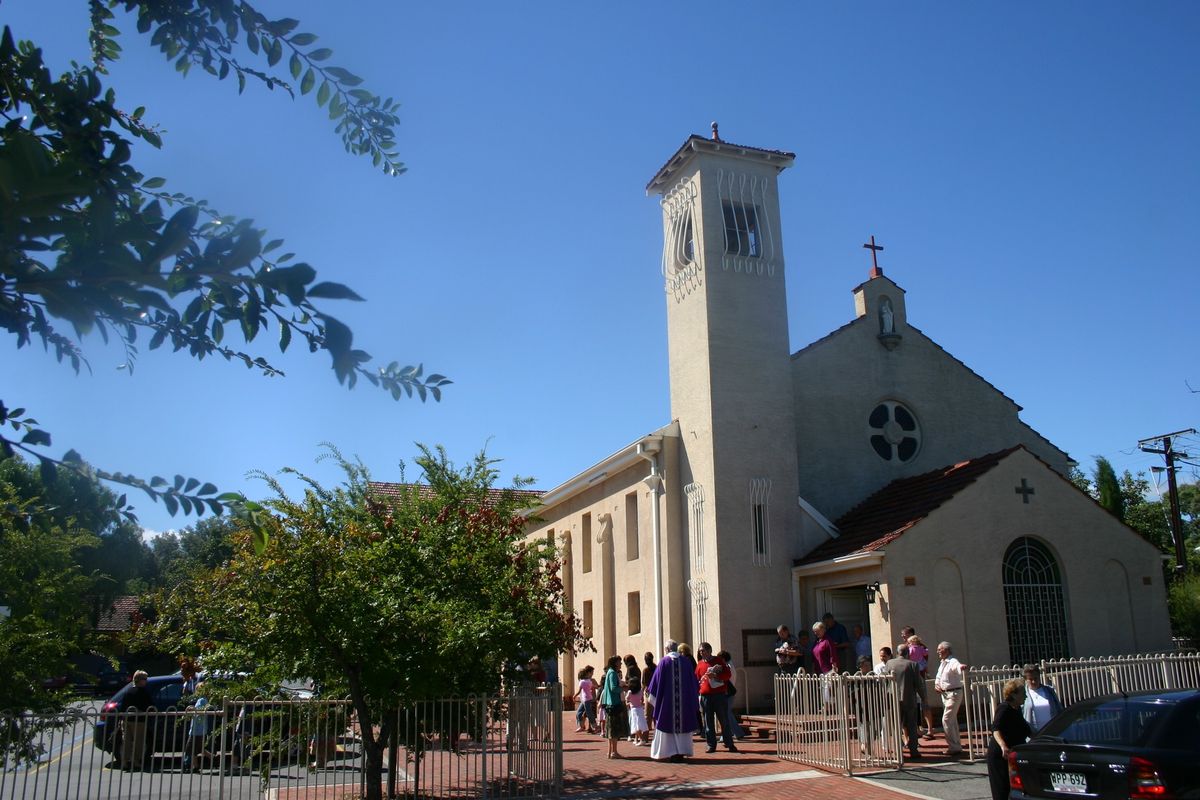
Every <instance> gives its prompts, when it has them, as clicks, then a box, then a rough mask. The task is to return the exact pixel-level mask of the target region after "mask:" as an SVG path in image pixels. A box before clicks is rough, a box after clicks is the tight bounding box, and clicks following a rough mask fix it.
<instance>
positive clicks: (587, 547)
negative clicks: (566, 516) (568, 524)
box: [579, 514, 592, 572]
mask: <svg viewBox="0 0 1200 800" xmlns="http://www.w3.org/2000/svg"><path fill="white" fill-rule="evenodd" d="M580 528H581V529H582V530H581V531H580V535H579V546H580V547H581V548H582V549H583V553H582V555H583V558H582V561H583V571H584V572H591V571H592V515H591V514H584V515H583V521H582V522H581V523H580Z"/></svg>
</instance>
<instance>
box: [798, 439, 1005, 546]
mask: <svg viewBox="0 0 1200 800" xmlns="http://www.w3.org/2000/svg"><path fill="white" fill-rule="evenodd" d="M1023 449H1024V447H1023V446H1022V445H1017V446H1015V447H1010V448H1008V449H1007V450H1001V451H999V452H996V453H990V454H988V455H986V456H980V457H978V458H972V459H970V460H968V461H960V462H959V463H957V464H951V465H949V466H946V467H941V468H940V469H935V470H933V471H931V472H926V473H925V474H923V475H915V476H913V477H911V478H900V479H899V480H895V481H892V482H891V483H889V484H888V485H887V486H885V487H883V488H882V489H880V490H879V491H878V492H875V494H873V495H871V496H870V497H868V498H867V499H866V500H864V501H863V502H862V503H859V504H858V505H857V506H855V507H854V508H852V509H850V510H849V511H847V512H846V513H845V514H844V515H843V516H842V517H841V518H840V519H839V520H838V521H837V522H836V523H834V524H835V525H836V526H837V529H838V531H839V532H840V535H839V536H838V538H836V539H830V540H829V541H827V542H825V543H823V544H822V545H821V546H820V547H818V548H817V549H816V550H813V551H812V552H811V553H809V554H808V555H807V556H805V557H804V558H802V559H800V560H798V561H797V562H796V563H797V564H812V563H815V562H818V561H829V560H830V559H834V558H841V557H843V556H849V555H853V554H857V553H869V552H871V551H873V550H878V549H880V548H882V547H884V546H886V545H887V544H888V543H889V542H892V541H895V540H896V539H897V538H899V537H900V535H901V534H903V533H904V532H905V531H907V530H908V529H909V528H911V527H913V526H914V525H916V524H917V523H918V522H920V521H921V520H923V519H925V518H926V517H927V516H929V515H930V514H931V513H932V512H933V511H934V510H935V509H937V508H938V507H940V506H941V505H943V504H944V503H946V502H947V501H948V500H950V498H952V497H954V495H956V494H958V493H959V492H960V491H962V490H963V489H965V488H966V487H967V486H969V485H970V484H972V483H974V482H975V481H976V480H977V479H978V478H979V477H980V476H981V475H983V474H984V473H986V472H988V471H989V470H990V469H991V468H992V467H994V466H996V465H997V464H999V463H1000V462H1001V461H1002V460H1004V458H1005V457H1007V456H1008V455H1010V454H1011V453H1013V452H1015V451H1017V450H1023Z"/></svg>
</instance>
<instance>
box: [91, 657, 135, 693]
mask: <svg viewBox="0 0 1200 800" xmlns="http://www.w3.org/2000/svg"><path fill="white" fill-rule="evenodd" d="M132 679H133V673H132V672H131V671H130V669H129V667H126V666H124V665H123V664H118V665H117V666H116V667H114V666H112V665H111V664H105V665H104V666H103V667H101V668H100V671H99V672H98V673H97V674H96V679H95V683H94V684H93V687H94V688H93V691H94V692H95V693H96V694H98V695H100V696H101V697H105V696H108V695H112V694H115V693H116V692H118V691H119V690H120V689H121V688H122V687H123V686H125V685H126V684H127V683H129V681H130V680H132Z"/></svg>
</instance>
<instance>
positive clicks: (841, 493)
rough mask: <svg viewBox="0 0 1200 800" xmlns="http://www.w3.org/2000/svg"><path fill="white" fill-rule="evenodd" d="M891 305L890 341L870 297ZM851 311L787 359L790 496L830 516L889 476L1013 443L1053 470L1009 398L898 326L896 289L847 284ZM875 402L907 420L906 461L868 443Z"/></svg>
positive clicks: (1044, 446)
mask: <svg viewBox="0 0 1200 800" xmlns="http://www.w3.org/2000/svg"><path fill="white" fill-rule="evenodd" d="M883 295H887V296H888V297H889V298H890V299H891V301H892V303H893V306H894V308H895V310H896V314H895V325H896V332H897V333H898V334H900V336H901V339H900V341H899V344H898V345H897V346H896V347H895V348H894V349H892V350H889V349H887V347H885V346H884V344H882V343H881V342H880V341H879V321H878V316H877V314H878V300H879V298H880V297H881V296H883ZM856 305H857V313H859V314H860V316H859V318H858V319H857V320H856V321H855V322H853V323H851V324H850V325H848V326H846V327H844V328H841V329H839V330H838V331H836V332H834V333H833V334H831V335H830V336H829V337H827V338H826V339H823V340H820V341H818V342H816V343H814V344H812V345H810V346H809V347H808V348H805V349H804V350H801V351H800V352H798V353H796V354H795V355H793V356H792V385H793V389H794V392H795V397H796V414H795V419H796V441H797V447H798V448H799V453H800V457H799V489H800V495H801V496H802V497H803V498H804V499H805V500H807V501H808V502H810V503H812V504H813V506H815V507H816V508H817V509H818V510H819V511H821V512H822V513H823V514H825V515H826V516H827V517H829V518H830V519H832V520H836V519H837V518H838V517H840V516H841V515H842V514H844V513H846V512H847V511H849V510H850V509H851V508H852V507H853V506H854V505H855V504H856V503H858V502H861V501H862V500H863V499H864V498H865V497H867V496H868V495H870V494H871V493H872V492H874V491H877V490H878V489H880V488H882V487H883V486H885V485H887V484H888V483H890V482H892V481H893V480H896V479H897V478H903V477H909V476H912V475H919V474H921V473H924V472H928V471H930V470H932V469H936V468H938V467H942V466H946V465H949V464H954V463H957V462H959V461H963V460H966V459H968V458H972V457H975V456H980V455H985V454H987V453H992V452H996V451H998V450H1003V449H1005V448H1008V447H1012V446H1013V445H1015V444H1023V445H1025V446H1026V447H1028V448H1029V449H1030V450H1032V451H1033V452H1035V453H1037V454H1038V456H1039V457H1041V458H1042V459H1043V460H1045V461H1046V462H1047V463H1048V464H1050V465H1051V466H1052V467H1053V468H1054V469H1056V470H1058V471H1060V472H1062V473H1063V474H1065V473H1066V472H1067V471H1068V469H1069V458H1068V456H1067V455H1066V453H1064V452H1062V451H1061V450H1059V449H1058V448H1057V447H1055V446H1054V445H1052V444H1051V443H1050V442H1048V441H1047V440H1046V439H1045V438H1043V437H1042V436H1041V435H1040V434H1038V433H1037V432H1036V431H1034V430H1033V429H1032V428H1030V427H1029V426H1028V425H1026V424H1025V423H1024V422H1022V421H1021V420H1020V419H1019V418H1018V416H1017V414H1018V411H1019V410H1020V408H1019V407H1018V406H1017V405H1016V404H1015V403H1014V402H1013V401H1012V400H1010V399H1008V398H1007V397H1005V396H1004V395H1003V394H1001V393H1000V391H998V390H997V389H996V388H995V387H993V386H991V385H990V384H988V383H987V382H986V381H985V380H983V379H982V378H981V377H979V376H978V375H976V374H975V373H973V372H971V370H969V369H968V368H967V367H966V366H964V365H963V364H961V363H960V362H959V361H957V360H956V359H954V358H953V357H952V356H950V355H949V354H948V353H946V352H945V351H944V350H942V349H941V348H940V347H939V346H938V345H937V344H935V343H934V342H933V341H932V340H931V339H929V338H928V337H927V336H925V335H924V334H923V333H921V332H920V331H919V330H917V329H916V328H913V327H911V326H910V325H909V324H908V316H907V311H906V308H905V297H904V292H903V290H901V289H900V288H899V287H898V286H896V285H895V284H894V283H892V281H891V280H890V279H888V278H886V277H880V278H875V279H873V280H870V281H868V282H867V283H865V284H863V285H862V286H861V287H859V288H858V289H857V290H856ZM882 400H896V401H899V402H901V403H903V404H904V405H905V406H907V407H908V408H909V410H910V411H912V412H913V414H914V415H915V416H916V418H917V422H918V423H919V425H920V428H921V433H922V444H921V447H920V450H919V451H918V452H917V455H916V457H915V458H913V459H912V460H911V461H909V462H906V463H900V462H898V461H891V462H888V461H884V460H883V459H882V458H880V457H879V456H878V455H877V454H876V453H875V451H874V450H873V449H872V448H871V445H870V441H869V438H868V430H869V429H868V425H867V418H868V416H869V415H870V413H871V411H872V410H873V409H874V408H875V407H876V405H878V404H879V402H880V401H882Z"/></svg>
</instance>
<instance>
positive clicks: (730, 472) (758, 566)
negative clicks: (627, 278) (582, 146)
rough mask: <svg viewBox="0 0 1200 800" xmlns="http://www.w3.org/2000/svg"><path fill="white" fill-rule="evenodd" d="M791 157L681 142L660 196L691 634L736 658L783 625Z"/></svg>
mask: <svg viewBox="0 0 1200 800" xmlns="http://www.w3.org/2000/svg"><path fill="white" fill-rule="evenodd" d="M794 161H795V156H794V155H793V154H792V153H786V152H782V151H778V150H765V149H761V148H757V147H746V146H741V145H734V144H730V143H728V142H725V141H722V140H721V139H720V138H719V136H718V132H717V125H716V123H713V134H712V138H711V139H705V138H703V137H701V136H692V137H690V138H688V140H687V141H685V142H684V143H683V146H682V147H680V148H679V149H678V150H677V151H676V152H675V154H674V155H672V156H671V158H670V159H669V160H668V161H667V163H666V164H665V165H664V166H663V167H662V168H661V169H660V170H659V171H658V173H657V174H656V175H655V176H654V178H653V180H651V181H650V183H649V185H648V186H647V187H646V190H647V193H648V194H657V195H661V197H662V201H661V204H662V211H663V239H664V243H663V257H662V272H663V279H664V283H665V290H666V301H667V327H668V338H669V356H670V376H671V413H672V416H673V417H674V418H675V419H677V420H678V421H679V424H680V435H681V437H682V450H683V452H682V458H681V471H682V473H683V474H682V475H680V476H679V477H680V483H679V485H681V486H683V487H684V497H683V498H681V500H680V502H681V503H682V504H683V506H684V508H683V511H684V516H685V519H686V527H687V534H686V550H687V562H688V563H687V569H686V574H687V576H688V589H689V597H688V601H689V603H690V616H689V619H690V620H691V628H692V629H691V630H690V631H686V632H685V631H668V632H667V633H668V635H671V636H675V637H676V638H682V637H684V636H686V637H688V640H689V641H691V640H694V641H695V642H696V643H699V642H700V641H709V642H711V643H713V644H714V645H717V644H720V645H721V646H724V647H726V648H728V649H729V650H730V651H731V652H732V653H733V654H734V658H735V660H739V661H740V660H741V659H743V658H745V657H746V655H751V657H755V658H761V657H763V656H762V655H761V654H757V653H756V654H743V653H741V652H740V650H741V647H742V642H743V641H744V639H743V632H744V631H747V630H754V629H759V630H762V629H767V628H772V629H773V628H774V627H775V626H776V625H777V624H779V623H781V622H784V623H788V624H790V623H791V616H792V580H791V566H792V560H793V559H794V558H797V557H799V556H801V555H803V553H804V552H805V551H806V550H807V549H808V548H806V547H804V546H803V543H802V542H801V541H800V540H799V527H798V526H799V519H798V512H797V493H798V476H797V468H796V459H797V449H796V427H795V421H794V414H795V410H794V409H795V403H794V399H793V391H792V379H791V369H790V355H791V352H790V349H789V341H788V320H787V299H786V291H785V285H784V279H785V276H786V270H785V268H784V258H783V246H782V239H781V235H780V214H779V192H778V175H779V173H780V172H782V171H783V170H784V169H786V168H787V167H789V166H791V165H792V163H793V162H794Z"/></svg>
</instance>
